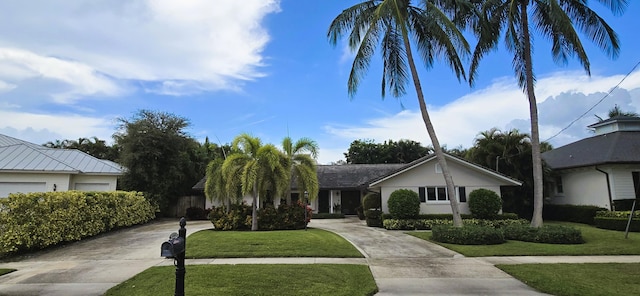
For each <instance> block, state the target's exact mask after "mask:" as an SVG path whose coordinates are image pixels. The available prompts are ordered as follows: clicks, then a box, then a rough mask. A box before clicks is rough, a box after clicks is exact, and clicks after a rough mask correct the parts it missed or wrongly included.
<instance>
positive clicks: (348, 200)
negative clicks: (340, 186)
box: [340, 190, 360, 215]
mask: <svg viewBox="0 0 640 296" xmlns="http://www.w3.org/2000/svg"><path fill="white" fill-rule="evenodd" d="M340 195H341V197H342V199H341V203H342V206H341V207H342V213H344V214H345V215H356V214H358V212H356V208H357V207H359V206H360V191H359V190H343V191H342V192H340Z"/></svg>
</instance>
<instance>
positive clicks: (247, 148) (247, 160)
mask: <svg viewBox="0 0 640 296" xmlns="http://www.w3.org/2000/svg"><path fill="white" fill-rule="evenodd" d="M231 146H232V147H233V148H232V149H234V150H237V151H238V153H233V154H231V155H229V156H228V157H227V159H226V160H225V161H224V163H223V164H222V174H223V177H224V180H225V191H226V192H227V193H228V194H231V193H233V192H236V191H237V189H238V187H240V188H241V194H242V195H248V194H251V196H252V197H253V200H252V212H251V230H258V209H257V208H258V196H262V197H265V196H268V195H269V194H272V196H282V194H283V193H284V191H285V190H286V188H287V186H290V185H289V184H288V183H287V180H288V175H289V168H290V165H289V161H288V159H287V158H286V157H284V156H283V154H282V152H280V150H278V149H277V148H276V147H275V146H273V145H271V144H267V145H262V142H261V141H260V139H259V138H256V137H252V136H250V135H248V134H241V135H239V136H237V137H236V138H235V139H234V140H233V142H232V144H231Z"/></svg>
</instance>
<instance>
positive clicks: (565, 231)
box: [503, 225, 584, 244]
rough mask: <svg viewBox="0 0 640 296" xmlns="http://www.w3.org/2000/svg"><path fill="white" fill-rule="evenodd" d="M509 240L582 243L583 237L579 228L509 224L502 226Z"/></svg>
mask: <svg viewBox="0 0 640 296" xmlns="http://www.w3.org/2000/svg"><path fill="white" fill-rule="evenodd" d="M503 231H504V236H505V238H506V239H509V240H518V241H524V242H534V243H546V244H582V243H584V239H583V238H582V233H581V232H580V230H579V229H576V228H573V227H569V226H563V225H544V226H543V227H540V228H534V227H530V226H528V225H509V226H506V227H504V228H503Z"/></svg>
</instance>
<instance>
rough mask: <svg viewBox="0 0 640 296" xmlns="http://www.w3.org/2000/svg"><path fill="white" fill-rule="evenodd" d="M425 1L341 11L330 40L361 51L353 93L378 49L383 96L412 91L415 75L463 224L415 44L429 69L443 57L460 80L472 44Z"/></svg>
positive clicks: (399, 0) (377, 2)
mask: <svg viewBox="0 0 640 296" xmlns="http://www.w3.org/2000/svg"><path fill="white" fill-rule="evenodd" d="M419 4H420V7H418V6H414V5H412V3H411V1H410V0H370V1H363V2H362V3H359V4H356V5H354V6H352V7H349V8H347V9H346V10H344V11H343V12H342V13H340V14H339V15H338V16H337V17H336V18H335V19H334V20H333V22H332V23H331V25H330V27H329V31H328V34H327V35H328V38H329V42H330V43H331V44H333V45H334V46H335V45H336V43H337V42H338V40H339V39H340V38H342V37H343V35H346V34H348V41H349V47H350V48H351V50H353V51H355V52H356V56H355V58H354V61H353V65H352V67H351V73H350V75H349V80H348V84H347V85H348V91H349V94H350V96H351V97H353V96H354V95H355V93H356V91H357V89H358V85H359V83H360V80H361V79H362V78H363V76H364V74H365V73H366V72H367V70H368V69H369V64H370V62H371V58H372V57H373V55H374V53H375V51H376V48H378V47H380V49H381V51H382V59H383V69H382V97H383V98H384V96H385V94H386V90H387V89H389V90H390V91H391V93H392V95H393V96H394V97H396V98H397V97H400V96H402V95H404V94H406V89H405V86H406V85H407V83H408V82H409V77H411V79H412V80H413V86H414V87H415V90H416V94H417V97H418V103H419V105H420V112H421V114H422V119H423V121H424V124H425V127H426V128H427V132H428V134H429V137H430V139H431V143H432V144H433V148H434V150H435V153H436V158H437V160H438V164H439V165H440V167H441V169H442V173H443V177H444V180H445V183H446V184H447V190H448V192H449V193H450V194H451V196H452V197H451V198H450V199H449V200H450V202H451V211H452V213H453V222H454V225H455V226H462V219H461V218H460V211H459V210H458V202H457V201H456V199H455V187H454V184H453V178H452V177H451V173H450V171H449V166H448V165H447V161H446V159H445V155H444V152H443V151H442V147H441V146H440V142H439V141H438V137H437V135H436V132H435V129H434V127H433V124H432V123H431V119H430V118H429V113H428V112H427V106H426V103H425V100H424V94H423V92H422V86H421V83H420V78H419V77H418V70H417V68H416V65H415V62H414V58H413V49H412V46H414V45H415V46H416V48H417V51H418V53H419V54H420V56H421V57H422V59H423V62H424V63H425V66H426V67H427V68H430V67H431V66H432V65H433V63H434V61H435V59H437V58H442V59H444V61H445V62H446V63H447V64H449V66H450V67H451V68H452V69H453V71H454V73H455V74H456V76H457V77H458V79H460V78H461V77H463V78H464V77H465V73H464V67H463V65H462V61H461V59H460V55H459V51H460V50H461V51H462V52H463V53H467V52H468V51H469V45H468V43H467V41H466V40H465V38H464V36H463V35H462V33H461V32H460V31H459V30H458V28H457V27H456V26H455V24H454V23H453V22H452V21H451V20H450V19H449V18H448V17H447V15H446V14H445V13H444V12H443V11H442V10H440V9H439V7H437V6H436V5H435V4H434V1H431V0H422V1H419ZM407 66H409V69H407Z"/></svg>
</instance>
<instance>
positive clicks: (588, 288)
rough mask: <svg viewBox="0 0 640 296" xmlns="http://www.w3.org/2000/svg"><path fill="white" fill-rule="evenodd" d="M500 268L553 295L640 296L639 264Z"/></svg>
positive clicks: (528, 265)
mask: <svg viewBox="0 0 640 296" xmlns="http://www.w3.org/2000/svg"><path fill="white" fill-rule="evenodd" d="M497 266H498V268H500V269H502V270H504V271H505V272H507V273H508V274H510V275H512V276H514V277H515V278H517V279H519V280H520V281H522V282H523V283H525V284H527V285H529V286H530V287H532V288H535V289H537V290H539V291H542V292H545V293H549V294H553V295H559V296H564V295H567V296H569V295H580V296H591V295H594V296H595V295H602V296H605V295H606V296H608V295H640V285H638V279H640V263H626V264H620V263H585V264H518V265H497Z"/></svg>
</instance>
